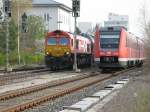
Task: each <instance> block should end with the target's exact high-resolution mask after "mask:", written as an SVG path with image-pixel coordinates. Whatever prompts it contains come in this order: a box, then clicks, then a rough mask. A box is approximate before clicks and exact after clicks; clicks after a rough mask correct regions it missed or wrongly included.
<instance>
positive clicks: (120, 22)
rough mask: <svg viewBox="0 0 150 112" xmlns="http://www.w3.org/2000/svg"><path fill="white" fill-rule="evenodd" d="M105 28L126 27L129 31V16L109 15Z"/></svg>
mask: <svg viewBox="0 0 150 112" xmlns="http://www.w3.org/2000/svg"><path fill="white" fill-rule="evenodd" d="M104 26H105V27H109V26H124V27H125V28H127V29H129V16H128V15H118V14H114V13H109V15H108V21H104Z"/></svg>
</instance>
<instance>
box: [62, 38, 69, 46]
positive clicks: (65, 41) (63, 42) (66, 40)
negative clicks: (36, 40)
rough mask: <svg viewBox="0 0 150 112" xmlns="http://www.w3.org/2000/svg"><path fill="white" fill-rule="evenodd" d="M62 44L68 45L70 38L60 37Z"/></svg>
mask: <svg viewBox="0 0 150 112" xmlns="http://www.w3.org/2000/svg"><path fill="white" fill-rule="evenodd" d="M60 44H61V45H68V44H69V39H68V38H66V37H62V38H60Z"/></svg>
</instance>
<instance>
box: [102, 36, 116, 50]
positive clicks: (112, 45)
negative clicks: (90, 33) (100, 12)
mask: <svg viewBox="0 0 150 112" xmlns="http://www.w3.org/2000/svg"><path fill="white" fill-rule="evenodd" d="M100 46H101V48H103V49H117V48H119V34H115V35H113V34H111V35H110V34H101V35H100Z"/></svg>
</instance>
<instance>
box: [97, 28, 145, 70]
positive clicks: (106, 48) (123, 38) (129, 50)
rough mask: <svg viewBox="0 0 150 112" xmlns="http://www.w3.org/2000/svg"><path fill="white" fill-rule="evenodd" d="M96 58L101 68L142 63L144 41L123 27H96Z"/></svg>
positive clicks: (125, 66) (124, 66)
mask: <svg viewBox="0 0 150 112" xmlns="http://www.w3.org/2000/svg"><path fill="white" fill-rule="evenodd" d="M94 59H95V62H97V63H98V65H99V67H100V68H114V67H121V68H122V67H123V68H127V67H131V66H135V65H142V64H143V60H144V43H143V41H142V40H141V39H140V38H138V37H136V36H134V35H133V34H131V33H129V32H127V31H126V29H125V28H123V27H117V26H116V27H102V28H100V29H99V28H98V27H97V28H96V32H95V44H94Z"/></svg>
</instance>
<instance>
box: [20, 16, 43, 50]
mask: <svg viewBox="0 0 150 112" xmlns="http://www.w3.org/2000/svg"><path fill="white" fill-rule="evenodd" d="M45 32H46V29H45V24H44V20H43V18H42V17H39V16H28V31H27V33H26V36H24V37H22V38H25V39H23V40H25V47H27V48H35V47H36V46H35V44H34V43H35V41H36V40H37V39H44V37H45Z"/></svg>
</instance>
